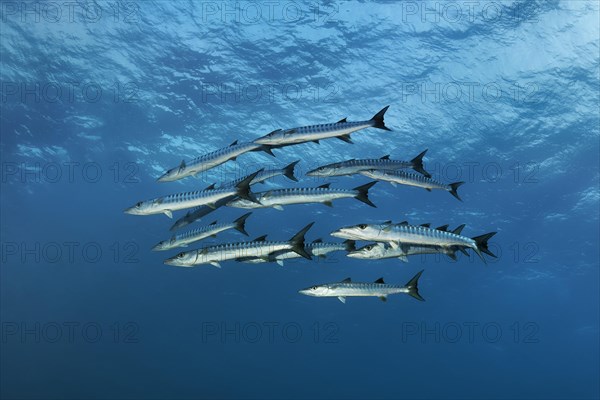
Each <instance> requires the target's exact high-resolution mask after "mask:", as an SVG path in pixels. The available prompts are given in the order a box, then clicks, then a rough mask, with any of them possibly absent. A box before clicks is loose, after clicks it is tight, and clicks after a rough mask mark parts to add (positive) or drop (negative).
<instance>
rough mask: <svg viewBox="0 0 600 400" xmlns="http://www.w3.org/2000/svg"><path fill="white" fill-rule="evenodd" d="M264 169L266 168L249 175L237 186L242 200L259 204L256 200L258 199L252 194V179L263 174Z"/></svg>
mask: <svg viewBox="0 0 600 400" xmlns="http://www.w3.org/2000/svg"><path fill="white" fill-rule="evenodd" d="M263 169H264V168H261V169H259V170H258V171H256V172H255V173H253V174H252V175H248V177H247V178H246V179H244V180H243V181H241V182H240V183H238V184H237V185H235V187H236V190H237V195H238V196H240V197H241V198H242V199H246V200H250V201H252V202H254V203H259V202H258V200H256V197H254V195H253V194H252V193H250V182H252V179H254V178H255V177H256V175H258V174H259V172H261V171H262V170H263ZM259 204H260V203H259Z"/></svg>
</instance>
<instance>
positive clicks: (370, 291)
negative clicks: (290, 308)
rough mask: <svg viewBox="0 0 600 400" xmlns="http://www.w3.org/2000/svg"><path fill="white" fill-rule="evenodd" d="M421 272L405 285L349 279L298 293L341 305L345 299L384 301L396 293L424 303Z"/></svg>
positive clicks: (309, 288) (381, 280) (312, 287)
mask: <svg viewBox="0 0 600 400" xmlns="http://www.w3.org/2000/svg"><path fill="white" fill-rule="evenodd" d="M422 273H423V271H420V272H419V273H418V274H416V275H415V276H414V277H413V278H412V279H411V280H410V281H409V282H408V283H407V284H406V285H390V284H387V283H385V282H384V281H383V279H382V278H380V279H378V280H376V281H375V282H352V280H351V279H350V278H347V279H344V280H343V281H341V282H336V283H326V284H322V285H315V286H311V287H308V288H306V289H302V290H300V291H299V293H301V294H304V295H307V296H313V297H337V298H338V299H339V300H340V301H341V302H342V303H345V302H346V297H379V298H380V299H381V300H383V301H386V300H387V296H389V295H391V294H396V293H406V294H408V295H410V296H412V297H414V298H415V299H417V300H420V301H424V300H425V299H423V298H422V297H421V295H420V294H419V289H418V281H419V278H420V277H421V274H422Z"/></svg>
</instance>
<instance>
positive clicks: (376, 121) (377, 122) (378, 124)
mask: <svg viewBox="0 0 600 400" xmlns="http://www.w3.org/2000/svg"><path fill="white" fill-rule="evenodd" d="M388 108H390V106H385V107H383V109H382V110H381V111H379V112H378V113H377V114H375V115H374V116H373V118H371V122H372V123H373V128H378V129H383V130H384V131H391V129H390V128H388V127H387V126H385V123H384V122H383V115H384V114H385V112H386V111H387V110H388Z"/></svg>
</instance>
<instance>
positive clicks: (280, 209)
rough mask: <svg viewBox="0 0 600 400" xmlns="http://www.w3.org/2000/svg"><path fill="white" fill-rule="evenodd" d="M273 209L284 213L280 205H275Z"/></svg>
mask: <svg viewBox="0 0 600 400" xmlns="http://www.w3.org/2000/svg"><path fill="white" fill-rule="evenodd" d="M273 208H274V209H276V210H279V211H283V207H282V206H280V205H279V204H275V205H274V206H273Z"/></svg>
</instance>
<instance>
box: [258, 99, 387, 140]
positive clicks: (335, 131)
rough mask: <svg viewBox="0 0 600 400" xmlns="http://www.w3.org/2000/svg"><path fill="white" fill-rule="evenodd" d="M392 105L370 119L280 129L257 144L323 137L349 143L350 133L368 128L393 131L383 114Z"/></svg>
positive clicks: (262, 138)
mask: <svg viewBox="0 0 600 400" xmlns="http://www.w3.org/2000/svg"><path fill="white" fill-rule="evenodd" d="M389 107H390V106H386V107H384V108H383V109H382V110H381V111H379V112H378V113H377V114H375V115H374V116H373V118H371V119H370V120H368V121H357V122H348V121H346V118H344V119H342V120H341V121H338V122H336V123H333V124H321V125H310V126H302V127H298V128H292V129H286V130H282V129H278V130H276V131H273V132H271V133H269V134H267V135H265V136H263V137H261V138H258V139H256V140H255V141H254V143H257V144H263V145H272V146H284V145H285V146H287V145H291V144H298V143H306V142H316V143H319V140H321V139H329V138H334V137H335V138H338V139H340V140H343V141H345V142H348V143H352V140H351V139H350V134H351V133H353V132H356V131H360V130H362V129H366V128H378V129H383V130H386V131H391V129H389V128H388V127H387V126H385V123H384V121H383V116H384V114H385V112H386V111H387V109H388V108H389Z"/></svg>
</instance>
